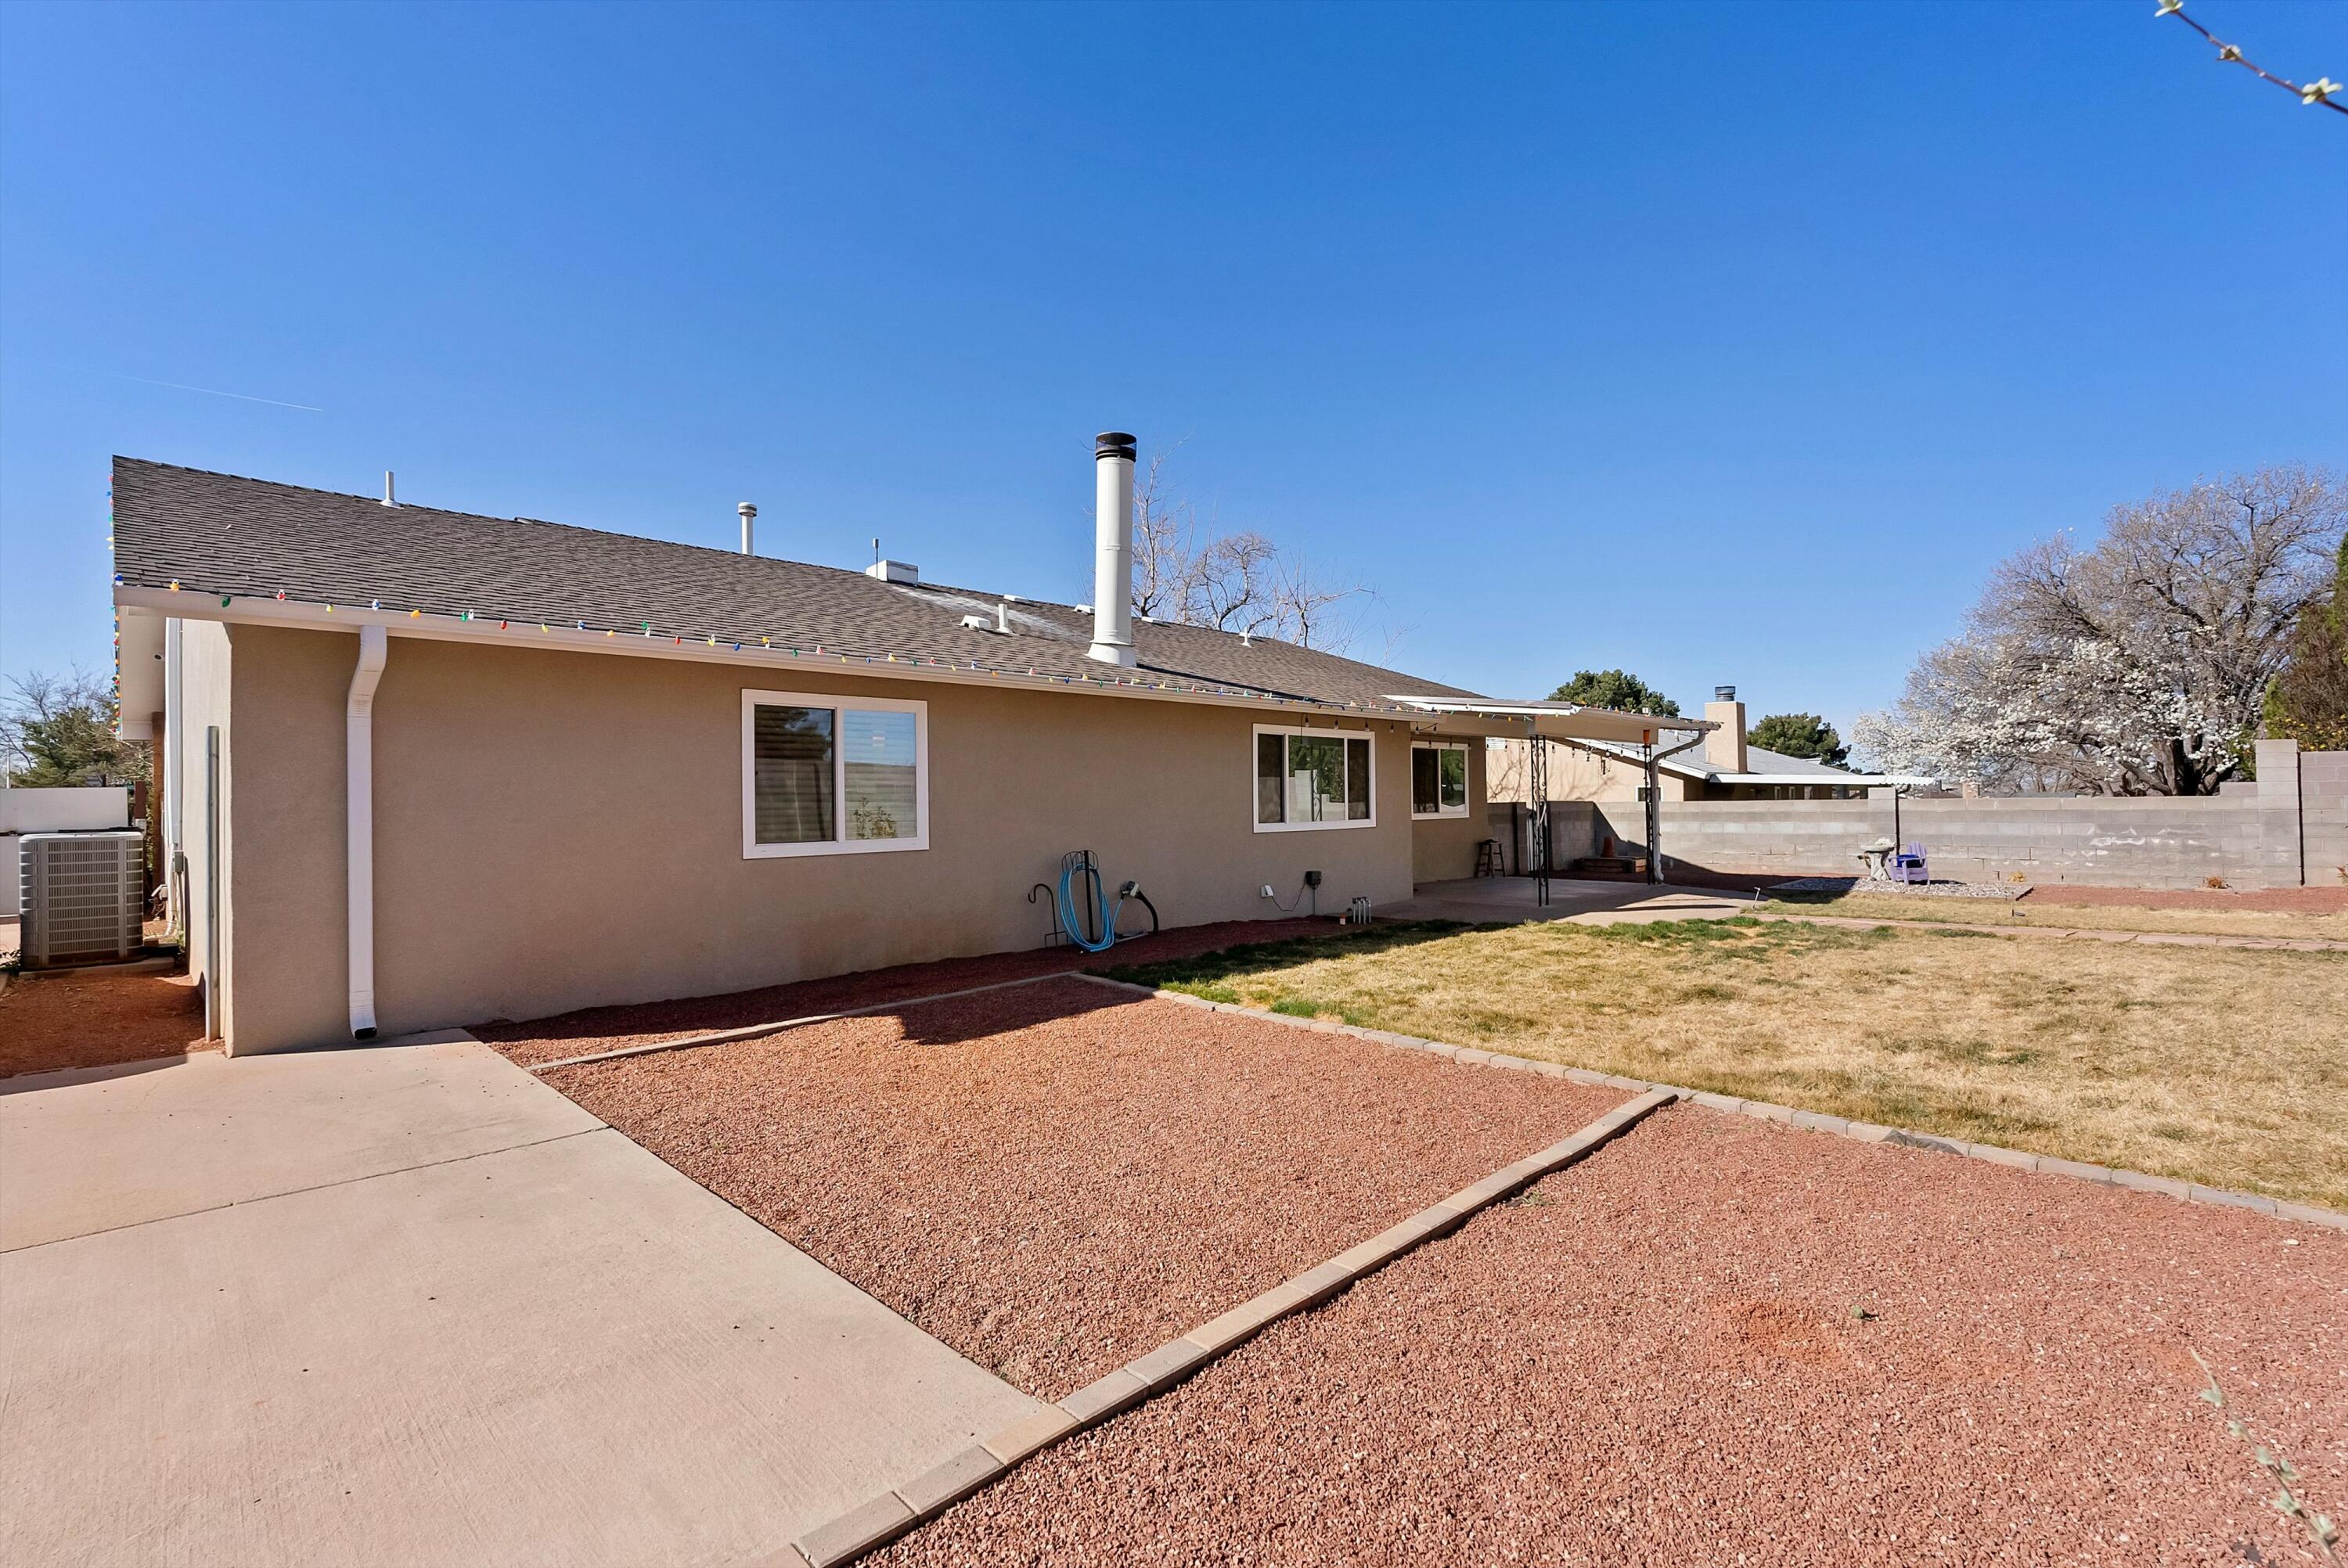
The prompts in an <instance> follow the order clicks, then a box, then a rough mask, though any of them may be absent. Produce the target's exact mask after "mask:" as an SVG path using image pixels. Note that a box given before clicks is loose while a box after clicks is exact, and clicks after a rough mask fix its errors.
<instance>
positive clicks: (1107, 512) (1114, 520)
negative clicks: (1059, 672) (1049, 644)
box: [1091, 430, 1134, 670]
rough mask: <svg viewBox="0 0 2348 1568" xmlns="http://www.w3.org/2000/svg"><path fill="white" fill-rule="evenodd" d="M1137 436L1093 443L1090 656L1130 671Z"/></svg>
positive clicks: (1112, 434)
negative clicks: (1093, 549)
mask: <svg viewBox="0 0 2348 1568" xmlns="http://www.w3.org/2000/svg"><path fill="white" fill-rule="evenodd" d="M1133 453H1134V441H1133V437H1132V436H1128V435H1127V434H1126V433H1125V432H1124V431H1122V430H1107V431H1103V432H1102V433H1101V434H1100V435H1099V436H1096V437H1094V439H1093V476H1094V492H1093V496H1094V501H1093V504H1094V522H1093V528H1094V534H1095V537H1096V540H1097V552H1098V553H1097V555H1096V557H1095V559H1094V562H1093V645H1092V649H1091V657H1093V658H1095V659H1097V660H1099V661H1101V662H1102V663H1104V664H1117V665H1122V666H1124V667H1125V668H1127V669H1128V670H1129V669H1131V668H1132V667H1133V663H1134V652H1133Z"/></svg>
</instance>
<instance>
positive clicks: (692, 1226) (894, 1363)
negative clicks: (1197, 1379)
mask: <svg viewBox="0 0 2348 1568" xmlns="http://www.w3.org/2000/svg"><path fill="white" fill-rule="evenodd" d="M0 1324H5V1332H0V1471H5V1474H6V1476H7V1478H8V1483H7V1485H6V1486H5V1488H0V1541H5V1542H7V1551H6V1555H7V1556H8V1557H9V1558H10V1559H11V1560H13V1561H16V1562H24V1563H58V1564H65V1563H109V1564H111V1563H238V1564H255V1565H257V1564H273V1563H285V1564H303V1565H304V1568H318V1565H325V1564H342V1563H402V1564H406V1563H547V1564H558V1563H559V1564H582V1563H612V1564H654V1563H709V1564H718V1563H756V1564H784V1563H795V1562H796V1558H795V1557H793V1556H792V1555H791V1554H790V1553H789V1550H788V1544H787V1543H788V1542H790V1541H791V1540H792V1539H793V1538H794V1537H795V1536H797V1535H798V1534H800V1533H802V1532H805V1531H806V1530H808V1528H810V1527H812V1526H813V1525H815V1524H817V1523H819V1522H822V1521H824V1520H826V1519H829V1518H830V1517H832V1516H833V1515H835V1514H837V1513H839V1512H840V1511H841V1510H843V1509H845V1508H847V1507H849V1506H850V1505H852V1504H854V1503H856V1502H859V1501H862V1500H863V1499H864V1498H866V1497H868V1496H870V1495H871V1494H872V1492H873V1491H876V1490H877V1489H879V1488H881V1487H885V1486H887V1485H890V1484H892V1483H894V1482H896V1481H901V1480H902V1479H903V1478H904V1477H906V1476H908V1475H912V1474H917V1473H919V1472H921V1471H923V1470H926V1469H928V1468H929V1467H930V1466H932V1465H933V1464H935V1463H937V1462H938V1461H940V1460H943V1459H945V1458H947V1457H949V1456H950V1455H952V1454H953V1453H955V1452H957V1451H959V1450H962V1449H963V1448H965V1447H966V1446H967V1445H968V1444H969V1443H970V1442H971V1441H972V1440H973V1438H974V1437H975V1436H976V1435H978V1434H980V1433H982V1432H985V1431H992V1430H997V1429H999V1428H1001V1427H1002V1426H1003V1425H1004V1424H1005V1423H1006V1422H1009V1421H1011V1420H1014V1419H1017V1418H1018V1417H1020V1416H1021V1415H1023V1414H1025V1413H1026V1412H1028V1411H1030V1410H1032V1409H1035V1408H1037V1407H1036V1406H1035V1401H1033V1400H1031V1399H1028V1398H1027V1397H1026V1396H1025V1395H1024V1394H1021V1393H1020V1392H1018V1391H1017V1390H1015V1389H1013V1388H1011V1387H1010V1386H1009V1385H1008V1384H1006V1383H1004V1382H1002V1381H1001V1380H1000V1379H998V1378H994V1376H992V1375H991V1374H989V1373H987V1372H985V1371H983V1370H982V1369H981V1368H978V1367H976V1366H974V1365H973V1364H972V1363H970V1362H969V1361H966V1360H964V1359H963V1358H961V1357H960V1356H957V1355H955V1354H954V1353H953V1351H951V1350H949V1349H947V1348H945V1347H944V1346H943V1345H941V1344H939V1343H938V1342H937V1341H936V1340H934V1339H932V1338H931V1337H929V1336H927V1335H925V1334H923V1333H922V1332H921V1331H920V1330H919V1329H916V1328H915V1327H912V1326H911V1324H909V1323H907V1322H905V1321H904V1320H903V1319H902V1318H900V1317H897V1316H896V1315H895V1314H893V1313H891V1312H890V1311H889V1310H888V1309H887V1308H885V1307H881V1306H880V1304H879V1303H877V1302H875V1301H873V1300H872V1299H870V1297H869V1296H864V1295H863V1294H862V1293H861V1292H860V1291H858V1290H856V1289H855V1288H854V1287H852V1286H850V1285H849V1284H847V1282H845V1281H844V1280H841V1279H840V1278H839V1277H838V1276H835V1275H832V1274H831V1273H829V1272H828V1271H827V1270H825V1269H823V1268H821V1267H820V1266H818V1265H816V1264H815V1263H814V1262H813V1261H812V1260H810V1259H809V1258H808V1257H807V1256H806V1255H804V1254H802V1253H800V1252H799V1251H798V1250H797V1249H796V1248H794V1247H792V1246H790V1245H788V1244H786V1243H785V1242H783V1241H782V1240H780V1239H779V1238H778V1237H777V1236H775V1235H773V1234H772V1233H770V1232H768V1231H767V1230H766V1229H765V1228H764V1227H763V1226H761V1225H757V1223H755V1222H754V1221H752V1220H750V1219H748V1218H747V1217H746V1216H744V1215H743V1214H740V1213H738V1212H736V1210H735V1209H733V1208H731V1207H730V1206H728V1205H727V1204H725V1203H724V1202H723V1201H721V1200H720V1199H718V1198H716V1197H715V1196H713V1195H711V1194H709V1193H707V1192H705V1190H703V1189H702V1188H701V1187H699V1186H698V1185H696V1184H694V1183H693V1182H691V1181H688V1180H687V1179H686V1178H685V1177H684V1176H681V1175H679V1174H677V1173H675V1171H673V1170H671V1169H669V1167H667V1166H666V1165H664V1164H663V1163H660V1162H659V1161H658V1160H656V1159H654V1157H653V1156H652V1155H650V1154H648V1153H645V1152H644V1150H642V1149H640V1148H638V1147H637V1146H636V1145H635V1144H634V1143H630V1142H629V1141H628V1140H627V1139H626V1138H625V1137H623V1136H622V1135H621V1134H620V1133H618V1132H614V1131H613V1130H612V1129H610V1128H608V1127H606V1126H604V1125H603V1124H602V1122H600V1121H598V1120H596V1119H595V1118H594V1117H593V1116H592V1115H590V1114H588V1113H587V1112H584V1111H582V1110H581V1109H580V1108H579V1107H578V1106H576V1105H574V1104H572V1102H569V1101H567V1100H565V1099H563V1098H562V1097H561V1095H560V1094H558V1093H556V1092H555V1091H553V1090H551V1089H550V1088H548V1087H547V1086H546V1085H544V1084H542V1083H540V1082H539V1081H536V1080H535V1079H532V1078H531V1077H530V1075H529V1074H527V1073H525V1072H523V1071H520V1069H518V1068H516V1067H513V1066H511V1065H510V1064H509V1063H507V1062H506V1061H503V1060H502V1059H500V1058H499V1057H498V1056H497V1055H496V1054H495V1053H494V1052H492V1051H490V1050H488V1049H487V1048H486V1047H483V1046H481V1045H479V1044H478V1043H475V1042H473V1041H472V1040H469V1039H467V1038H464V1037H462V1036H458V1037H454V1038H451V1037H440V1038H439V1039H438V1040H433V1039H430V1038H427V1039H425V1040H421V1041H420V1042H404V1043H394V1044H388V1045H383V1046H376V1047H369V1048H353V1049H347V1050H333V1051H320V1052H315V1053H307V1054H299V1055H284V1056H263V1057H250V1058H244V1059H242V1060H238V1061H229V1060H227V1059H225V1058H222V1057H219V1056H196V1057H191V1058H189V1059H186V1060H184V1061H177V1060H175V1061H169V1062H165V1063H156V1064H134V1065H133V1066H130V1067H118V1068H105V1069H96V1070H91V1071H77V1072H68V1073H55V1074H47V1075H43V1076H39V1077H28V1078H19V1079H14V1080H9V1081H5V1082H0Z"/></svg>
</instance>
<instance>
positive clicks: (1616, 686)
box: [1549, 670, 1680, 719]
mask: <svg viewBox="0 0 2348 1568" xmlns="http://www.w3.org/2000/svg"><path fill="white" fill-rule="evenodd" d="M1549 700H1550V702H1578V703H1580V704H1581V706H1582V707H1585V708H1609V709H1612V710H1613V711H1614V712H1618V713H1659V714H1661V715H1663V717H1665V718H1669V719H1676V718H1678V717H1679V712H1680V705H1679V704H1678V703H1677V702H1673V701H1672V700H1671V699H1670V698H1669V697H1666V696H1664V695H1663V693H1662V692H1658V691H1656V690H1655V689H1654V688H1653V686H1650V685H1648V684H1647V683H1646V682H1644V681H1642V680H1640V679H1639V678H1638V677H1637V676H1636V675H1632V674H1631V673H1629V672H1628V671H1622V670H1581V671H1575V672H1574V677H1573V679H1572V680H1570V681H1568V682H1566V683H1565V684H1564V685H1562V686H1560V687H1559V688H1558V689H1557V690H1556V691H1554V692H1550V694H1549Z"/></svg>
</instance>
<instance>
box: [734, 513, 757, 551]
mask: <svg viewBox="0 0 2348 1568" xmlns="http://www.w3.org/2000/svg"><path fill="white" fill-rule="evenodd" d="M734 509H735V510H736V511H737V512H739V513H741V514H742V553H743V554H744V555H746V556H747V555H749V554H750V553H752V552H751V549H750V525H751V524H752V523H754V522H756V521H757V518H758V508H757V507H754V506H752V505H751V504H750V503H749V502H747V501H745V502H743V503H742V504H741V505H740V506H738V507H735V508H734Z"/></svg>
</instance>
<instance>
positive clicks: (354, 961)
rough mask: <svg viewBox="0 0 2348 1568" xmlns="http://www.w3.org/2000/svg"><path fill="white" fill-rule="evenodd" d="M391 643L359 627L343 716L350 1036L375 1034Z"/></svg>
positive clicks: (373, 630)
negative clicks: (378, 859)
mask: <svg viewBox="0 0 2348 1568" xmlns="http://www.w3.org/2000/svg"><path fill="white" fill-rule="evenodd" d="M390 651H391V643H390V640H389V638H388V637H387V635H386V633H385V631H384V630H383V628H382V627H380V626H362V627H360V628H359V661H358V663H357V665H356V666H355V668H354V669H353V670H352V671H351V695H350V702H349V705H348V708H347V710H346V712H345V716H344V735H343V755H344V759H345V766H346V768H347V770H348V771H347V772H346V774H345V776H344V784H343V787H344V797H343V822H344V832H343V842H344V845H345V847H346V848H347V850H348V852H349V856H350V858H349V861H348V862H347V867H346V869H347V875H346V876H345V886H347V888H348V890H349V893H350V916H349V922H348V924H349V930H350V965H351V1035H352V1038H354V1039H356V1040H372V1039H374V1038H375V689H376V682H380V681H381V680H382V679H383V666H384V662H385V661H386V658H387V657H388V656H389V654H390Z"/></svg>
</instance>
